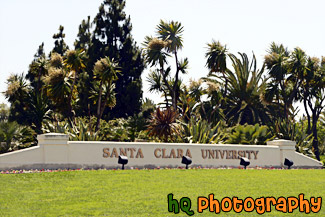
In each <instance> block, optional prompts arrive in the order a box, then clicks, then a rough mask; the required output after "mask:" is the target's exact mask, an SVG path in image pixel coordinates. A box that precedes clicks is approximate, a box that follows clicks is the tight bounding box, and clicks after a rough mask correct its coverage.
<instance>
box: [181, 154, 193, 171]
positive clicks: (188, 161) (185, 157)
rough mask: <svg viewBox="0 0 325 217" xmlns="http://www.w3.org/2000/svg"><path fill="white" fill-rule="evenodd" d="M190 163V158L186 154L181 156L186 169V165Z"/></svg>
mask: <svg viewBox="0 0 325 217" xmlns="http://www.w3.org/2000/svg"><path fill="white" fill-rule="evenodd" d="M191 163H192V159H191V158H190V157H188V156H183V157H182V164H185V165H186V169H188V165H189V164H191Z"/></svg>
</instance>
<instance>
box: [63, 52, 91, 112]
mask: <svg viewBox="0 0 325 217" xmlns="http://www.w3.org/2000/svg"><path fill="white" fill-rule="evenodd" d="M84 62H85V52H84V51H83V50H68V51H67V53H66V57H65V60H64V61H63V63H64V65H65V66H66V68H67V69H68V70H69V71H70V73H71V74H72V75H73V77H74V78H73V83H72V85H71V90H70V95H69V98H68V102H69V109H70V116H73V111H72V96H73V92H74V89H75V88H76V82H77V79H78V74H79V73H80V72H81V71H82V70H83V69H84V68H86V65H85V63H84Z"/></svg>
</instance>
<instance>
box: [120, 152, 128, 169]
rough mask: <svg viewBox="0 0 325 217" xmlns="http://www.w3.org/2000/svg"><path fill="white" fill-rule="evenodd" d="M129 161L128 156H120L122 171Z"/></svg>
mask: <svg viewBox="0 0 325 217" xmlns="http://www.w3.org/2000/svg"><path fill="white" fill-rule="evenodd" d="M128 161H129V160H128V157H127V156H123V155H120V156H118V164H122V170H124V165H125V164H128Z"/></svg>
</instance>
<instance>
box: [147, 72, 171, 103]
mask: <svg viewBox="0 0 325 217" xmlns="http://www.w3.org/2000/svg"><path fill="white" fill-rule="evenodd" d="M147 81H148V82H149V92H151V93H153V92H156V93H160V92H162V93H163V94H164V97H165V103H166V108H167V107H169V100H168V88H167V87H166V85H165V84H164V82H163V78H162V76H161V74H160V73H159V71H152V72H151V73H150V74H149V75H148V77H147Z"/></svg>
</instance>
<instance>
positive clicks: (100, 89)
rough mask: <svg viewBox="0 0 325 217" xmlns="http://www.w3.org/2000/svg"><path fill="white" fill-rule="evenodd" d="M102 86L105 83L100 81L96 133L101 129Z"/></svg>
mask: <svg viewBox="0 0 325 217" xmlns="http://www.w3.org/2000/svg"><path fill="white" fill-rule="evenodd" d="M102 86H103V81H102V80H101V81H100V85H99V95H98V103H97V115H96V116H97V122H96V129H95V132H97V131H98V129H99V124H100V118H101V117H100V107H101V102H102Z"/></svg>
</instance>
